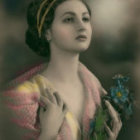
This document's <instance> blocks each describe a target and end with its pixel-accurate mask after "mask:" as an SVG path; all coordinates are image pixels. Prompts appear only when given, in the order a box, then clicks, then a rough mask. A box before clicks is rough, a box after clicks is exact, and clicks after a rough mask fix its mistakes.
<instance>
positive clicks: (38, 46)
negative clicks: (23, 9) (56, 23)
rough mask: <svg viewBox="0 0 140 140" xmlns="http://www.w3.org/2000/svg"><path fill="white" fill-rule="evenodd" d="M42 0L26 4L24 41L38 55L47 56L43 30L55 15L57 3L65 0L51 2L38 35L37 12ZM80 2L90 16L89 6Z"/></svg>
mask: <svg viewBox="0 0 140 140" xmlns="http://www.w3.org/2000/svg"><path fill="white" fill-rule="evenodd" d="M42 1H43V0H34V1H33V2H31V3H30V4H29V6H28V10H27V23H28V29H27V31H26V43H27V45H28V46H29V48H31V49H32V50H33V51H34V52H35V53H37V54H38V55H40V56H44V57H48V58H49V57H50V47H49V42H48V41H47V40H46V38H45V31H46V29H49V28H50V27H51V25H52V22H53V20H54V17H55V10H56V8H57V7H58V5H60V4H61V3H63V2H64V1H66V0H56V2H55V3H54V4H53V6H52V7H51V9H50V10H49V12H48V14H47V15H46V18H45V21H44V24H43V27H42V31H41V37H39V34H38V30H37V12H38V9H39V7H40V4H41V3H42ZM51 1H52V0H48V3H50V2H51ZM81 1H82V0H81ZM82 2H83V3H84V4H85V6H86V7H87V9H88V12H89V14H90V16H91V11H90V8H89V6H88V5H87V4H86V3H85V2H84V1H82ZM48 5H49V4H47V5H45V6H44V7H43V9H42V10H41V14H40V17H42V15H43V14H44V12H45V10H46V8H47V7H48Z"/></svg>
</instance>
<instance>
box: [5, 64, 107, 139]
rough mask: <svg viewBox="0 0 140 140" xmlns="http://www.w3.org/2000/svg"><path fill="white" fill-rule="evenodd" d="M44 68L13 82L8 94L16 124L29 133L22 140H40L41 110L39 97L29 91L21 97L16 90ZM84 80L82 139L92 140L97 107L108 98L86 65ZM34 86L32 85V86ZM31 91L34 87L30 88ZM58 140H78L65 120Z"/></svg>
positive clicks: (29, 72)
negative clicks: (102, 97)
mask: <svg viewBox="0 0 140 140" xmlns="http://www.w3.org/2000/svg"><path fill="white" fill-rule="evenodd" d="M43 68H44V64H41V65H39V66H36V67H35V68H33V69H31V70H30V71H28V72H27V73H25V74H24V75H23V76H21V77H19V78H17V79H16V80H14V81H13V82H11V84H10V86H9V88H8V89H7V90H6V91H5V92H4V98H5V101H6V104H7V105H8V107H9V108H10V110H11V111H12V113H13V114H14V117H12V118H11V119H12V121H13V122H15V124H17V125H18V126H20V127H22V128H24V129H25V130H26V133H25V134H24V135H23V137H22V138H20V139H19V140H25V139H26V140H37V139H38V136H39V134H40V127H39V119H38V115H37V114H38V113H37V111H38V107H39V96H40V95H39V94H38V92H36V91H35V92H32V94H27V93H26V90H24V91H23V92H21V93H19V92H17V91H16V90H15V88H14V87H16V86H17V85H20V84H22V83H23V82H24V81H28V80H29V79H30V78H31V77H33V76H35V75H36V74H38V72H40V71H41V70H42V69H43ZM79 72H80V76H81V78H82V80H83V83H84V84H85V88H86V93H87V94H86V95H87V98H86V104H85V109H84V114H83V123H82V130H81V132H82V139H83V140H88V136H89V129H90V128H89V127H90V126H89V124H90V120H91V119H93V118H94V114H95V111H96V106H98V105H100V95H101V94H106V92H105V90H104V89H103V88H102V86H101V84H100V82H99V81H98V79H97V78H96V77H95V76H94V75H93V74H92V73H91V72H90V71H89V70H88V69H87V68H86V67H85V66H84V65H83V64H81V63H80V64H79ZM29 85H30V84H29ZM29 88H30V87H29ZM57 140H74V139H73V138H72V135H71V130H70V128H69V125H68V123H67V122H66V121H65V120H64V122H63V124H62V127H61V131H60V133H59V134H58V138H57Z"/></svg>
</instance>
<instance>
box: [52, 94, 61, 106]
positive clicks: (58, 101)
mask: <svg viewBox="0 0 140 140" xmlns="http://www.w3.org/2000/svg"><path fill="white" fill-rule="evenodd" d="M54 96H55V98H56V102H57V104H58V105H59V106H60V107H61V108H62V107H63V101H62V99H61V98H60V96H59V94H58V93H57V92H55V93H54Z"/></svg>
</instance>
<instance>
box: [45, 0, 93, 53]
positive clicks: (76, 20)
mask: <svg viewBox="0 0 140 140" xmlns="http://www.w3.org/2000/svg"><path fill="white" fill-rule="evenodd" d="M90 18H91V17H90V15H89V12H88V10H87V8H86V6H85V5H84V4H83V3H82V2H81V1H79V0H67V1H65V2H63V3H62V4H60V5H59V6H58V7H57V8H56V11H55V18H54V20H53V23H52V26H51V29H49V30H48V32H47V34H46V36H47V35H48V36H50V38H51V41H50V48H51V47H53V46H54V47H57V48H59V49H62V50H64V51H71V52H74V53H75V52H76V53H79V52H81V51H84V50H86V49H87V48H88V46H89V44H90V41H91V35H92V28H91V19H90Z"/></svg>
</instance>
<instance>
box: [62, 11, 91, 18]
mask: <svg viewBox="0 0 140 140" xmlns="http://www.w3.org/2000/svg"><path fill="white" fill-rule="evenodd" d="M67 14H70V15H73V16H75V15H76V14H75V13H74V12H71V11H67V12H65V13H64V14H63V15H62V16H61V17H63V16H65V15H67ZM85 14H88V15H89V16H90V14H89V12H83V13H82V15H85Z"/></svg>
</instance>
